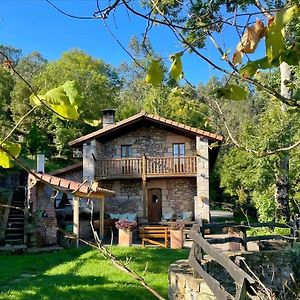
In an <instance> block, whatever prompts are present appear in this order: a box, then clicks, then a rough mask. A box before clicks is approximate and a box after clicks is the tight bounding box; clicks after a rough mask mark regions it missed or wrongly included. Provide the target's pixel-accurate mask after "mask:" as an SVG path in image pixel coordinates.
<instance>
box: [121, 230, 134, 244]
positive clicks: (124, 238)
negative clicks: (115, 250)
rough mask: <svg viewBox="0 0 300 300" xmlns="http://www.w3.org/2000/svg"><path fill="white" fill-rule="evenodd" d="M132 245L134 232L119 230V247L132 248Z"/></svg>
mask: <svg viewBox="0 0 300 300" xmlns="http://www.w3.org/2000/svg"><path fill="white" fill-rule="evenodd" d="M131 245H132V231H129V230H123V229H119V246H123V247H130V246H131Z"/></svg>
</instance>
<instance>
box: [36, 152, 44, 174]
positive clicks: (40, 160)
mask: <svg viewBox="0 0 300 300" xmlns="http://www.w3.org/2000/svg"><path fill="white" fill-rule="evenodd" d="M36 172H37V173H45V155H44V154H38V155H37V156H36Z"/></svg>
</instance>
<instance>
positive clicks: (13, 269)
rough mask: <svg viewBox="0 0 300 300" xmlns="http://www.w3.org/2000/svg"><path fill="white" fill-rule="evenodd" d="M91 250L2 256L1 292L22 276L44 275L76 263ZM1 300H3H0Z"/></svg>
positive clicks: (0, 271)
mask: <svg viewBox="0 0 300 300" xmlns="http://www.w3.org/2000/svg"><path fill="white" fill-rule="evenodd" d="M89 250H90V249H89V248H87V247H86V248H80V249H68V250H63V251H58V252H52V253H41V254H23V255H0V266H1V268H0V291H1V290H2V287H3V286H7V285H8V284H9V282H11V281H13V280H15V279H17V278H19V277H20V275H22V274H24V273H25V274H42V273H44V272H46V271H47V270H49V269H51V268H52V267H55V266H57V265H60V264H64V263H67V262H71V261H74V259H77V258H78V257H80V256H81V255H82V254H83V253H85V252H87V251H89ZM0 299H1V298H0Z"/></svg>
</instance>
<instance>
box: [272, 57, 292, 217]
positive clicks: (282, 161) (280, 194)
mask: <svg viewBox="0 0 300 300" xmlns="http://www.w3.org/2000/svg"><path fill="white" fill-rule="evenodd" d="M280 75H281V95H282V96H284V97H286V98H288V99H291V98H292V89H290V88H288V87H287V86H286V85H285V84H284V82H285V81H286V80H291V79H292V70H291V68H290V66H289V65H288V64H287V63H285V62H283V63H281V65H280ZM286 109H287V107H286V105H285V104H282V111H283V112H285V111H286ZM276 169H277V170H276V173H275V201H276V220H280V219H283V220H285V221H289V219H290V207H289V155H288V153H285V154H284V155H282V156H279V162H278V164H277V168H276Z"/></svg>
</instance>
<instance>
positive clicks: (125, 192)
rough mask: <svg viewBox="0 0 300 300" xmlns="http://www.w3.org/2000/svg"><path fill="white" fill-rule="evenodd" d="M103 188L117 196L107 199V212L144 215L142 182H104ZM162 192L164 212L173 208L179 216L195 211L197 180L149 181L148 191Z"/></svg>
mask: <svg viewBox="0 0 300 300" xmlns="http://www.w3.org/2000/svg"><path fill="white" fill-rule="evenodd" d="M101 187H104V188H107V189H111V190H113V191H114V192H115V196H114V197H111V198H106V199H105V212H108V213H138V216H139V217H142V215H143V202H142V199H143V190H142V182H141V180H114V181H103V182H101ZM153 188H159V189H161V190H162V211H163V212H164V210H166V211H169V208H172V209H173V211H174V212H175V213H177V214H180V213H182V212H183V211H194V196H195V195H196V178H166V179H153V178H151V179H148V180H147V189H153Z"/></svg>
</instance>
